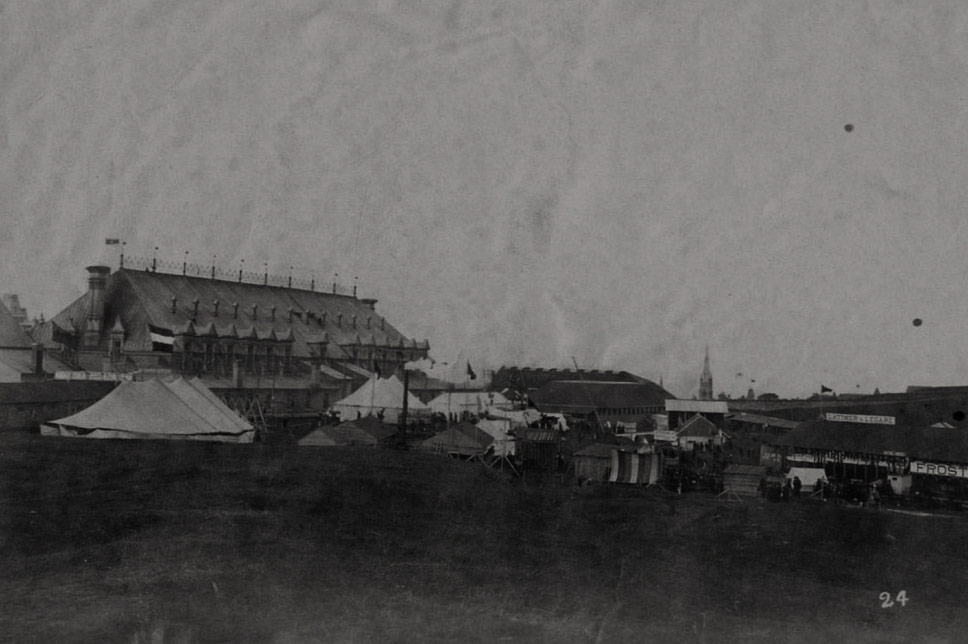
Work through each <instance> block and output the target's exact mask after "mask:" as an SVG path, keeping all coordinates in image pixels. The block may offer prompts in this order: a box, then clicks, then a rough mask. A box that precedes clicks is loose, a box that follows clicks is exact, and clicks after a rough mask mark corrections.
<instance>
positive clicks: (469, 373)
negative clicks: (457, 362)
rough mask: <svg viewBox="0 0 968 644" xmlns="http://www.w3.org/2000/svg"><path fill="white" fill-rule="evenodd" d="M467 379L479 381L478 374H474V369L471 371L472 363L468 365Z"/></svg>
mask: <svg viewBox="0 0 968 644" xmlns="http://www.w3.org/2000/svg"><path fill="white" fill-rule="evenodd" d="M467 377H468V378H470V379H471V380H475V379H477V374H476V373H474V370H473V369H471V363H470V362H468V363H467Z"/></svg>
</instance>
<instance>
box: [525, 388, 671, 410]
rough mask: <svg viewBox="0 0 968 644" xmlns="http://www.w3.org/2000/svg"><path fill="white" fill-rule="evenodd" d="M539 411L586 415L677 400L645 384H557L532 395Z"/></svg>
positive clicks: (661, 390) (652, 405)
mask: <svg viewBox="0 0 968 644" xmlns="http://www.w3.org/2000/svg"><path fill="white" fill-rule="evenodd" d="M530 397H531V401H532V402H533V403H534V405H535V407H537V408H538V410H539V411H543V412H556V411H557V412H563V413H573V414H587V413H590V412H592V411H594V410H595V409H596V408H597V409H622V408H636V407H663V406H664V405H665V401H666V399H667V398H673V397H674V396H673V395H672V394H670V393H669V392H668V391H666V390H665V389H663V388H662V387H660V386H659V385H657V384H655V383H654V382H651V381H648V380H646V381H645V382H614V381H613V382H608V381H605V382H601V381H599V382H586V381H580V380H555V381H552V382H549V383H547V384H545V385H544V386H543V387H541V388H540V389H538V390H537V391H533V392H531V394H530Z"/></svg>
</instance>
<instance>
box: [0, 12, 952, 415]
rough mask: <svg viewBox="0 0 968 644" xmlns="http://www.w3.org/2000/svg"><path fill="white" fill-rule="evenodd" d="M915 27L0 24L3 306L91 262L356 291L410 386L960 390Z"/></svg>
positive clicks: (730, 22) (509, 21) (658, 21)
mask: <svg viewBox="0 0 968 644" xmlns="http://www.w3.org/2000/svg"><path fill="white" fill-rule="evenodd" d="M911 4H915V3H911ZM916 5H917V6H905V5H902V4H898V3H887V2H883V3H882V2H868V3H864V2H838V3H821V2H809V3H808V2H720V1H711V0H710V1H708V2H684V1H681V0H676V1H675V2H598V3H592V2H588V1H587V0H582V1H576V2H563V1H561V0H549V1H545V2H536V1H530V2H473V3H470V2H468V3H464V2H453V3H450V4H449V5H446V4H445V3H442V2H426V3H418V2H412V1H408V2H399V3H397V2H391V1H380V2H359V1H353V2H348V1H347V2H318V1H317V2H311V1H304V2H273V3H266V2H238V1H235V2H216V1H213V0H212V1H206V2H172V1H170V0H166V1H164V2H162V1H158V2H149V1H147V0H129V1H127V2H82V1H78V2H70V3H67V2H63V1H60V0H58V1H46V2H44V1H40V0H19V1H12V2H6V3H2V4H0V217H2V227H0V266H2V270H3V275H4V282H3V284H2V289H3V292H18V293H20V294H21V299H22V301H23V303H24V304H25V305H26V306H27V307H28V309H29V310H30V312H31V313H32V314H33V313H37V312H39V311H43V312H44V313H46V314H47V315H48V316H49V315H51V314H52V313H55V312H56V311H58V310H59V309H60V308H62V307H63V306H65V305H66V304H67V303H68V302H69V301H70V300H71V299H73V298H74V297H76V296H77V295H79V294H80V293H81V292H83V290H84V289H85V288H86V284H85V278H84V270H83V269H84V267H85V266H86V265H88V264H90V263H93V262H95V261H97V260H98V258H100V257H101V256H102V255H103V253H104V251H105V248H104V238H105V237H121V238H123V239H124V240H125V241H126V242H127V250H128V253H129V254H130V255H139V254H140V255H150V254H151V252H152V251H151V249H152V248H153V247H154V246H158V247H159V257H164V258H166V259H171V260H174V261H179V262H180V261H181V259H182V258H183V256H184V252H185V251H189V253H190V257H191V259H192V261H202V262H205V263H208V262H210V261H211V255H212V254H213V253H214V254H216V255H217V260H216V261H217V263H218V264H219V265H220V266H223V267H225V268H227V269H237V268H238V266H239V260H240V259H241V258H243V257H244V258H245V260H246V265H247V266H248V267H250V268H256V269H259V268H261V266H262V264H263V262H265V261H267V262H269V265H270V270H272V271H275V272H279V273H287V272H288V270H289V266H290V265H294V266H295V267H296V269H295V270H296V273H297V275H305V276H308V275H309V272H310V270H315V271H316V274H317V276H325V277H326V279H329V276H331V275H332V274H333V273H335V272H339V273H340V275H341V276H343V278H348V279H347V281H351V277H350V276H358V277H359V285H360V290H361V294H363V295H366V296H372V297H377V298H379V300H380V303H379V304H378V305H377V306H378V310H380V311H381V312H383V313H384V314H386V315H387V316H388V317H389V318H390V319H391V320H392V321H393V322H394V323H395V324H397V325H398V326H399V327H400V328H401V329H402V330H403V331H404V332H405V333H408V334H410V335H412V336H415V337H417V338H428V339H429V340H430V342H431V346H432V347H433V350H432V355H434V356H435V357H437V358H438V359H441V360H447V359H449V358H452V357H453V356H454V355H456V354H457V352H458V351H460V350H463V352H464V354H465V355H466V356H467V357H468V358H469V359H470V360H471V361H472V364H473V363H475V362H476V363H477V364H480V365H481V366H482V367H483V366H491V367H494V366H497V365H500V364H504V363H516V364H533V365H542V366H567V365H570V364H571V356H574V357H575V358H576V359H577V360H578V362H579V364H580V365H581V366H583V367H588V368H594V367H597V368H616V369H628V370H631V371H633V372H636V373H639V374H641V375H644V376H646V377H649V378H653V379H655V380H658V379H659V377H660V376H661V377H663V379H664V381H665V384H666V386H667V387H668V388H669V389H671V390H672V391H673V392H674V393H676V394H678V395H680V396H691V395H693V394H695V393H696V392H697V390H698V377H699V371H700V368H701V366H702V357H703V351H704V347H705V345H706V344H707V343H708V345H709V347H710V353H711V357H712V366H713V374H714V377H715V390H716V391H717V392H719V391H726V392H730V393H733V394H739V393H745V391H746V389H747V387H748V386H749V385H750V380H751V379H755V380H756V384H755V387H756V389H757V392H760V391H774V392H777V393H780V394H782V395H809V394H810V393H811V392H814V391H816V390H817V389H818V387H819V384H820V383H821V382H822V383H823V384H825V385H827V386H830V387H833V388H835V389H837V390H838V391H842V392H854V391H871V390H873V389H874V387H879V388H880V389H881V390H882V391H887V390H898V389H901V388H903V387H904V386H906V385H908V384H939V385H941V384H966V383H968V361H966V359H965V357H966V352H968V342H966V339H968V324H966V322H968V297H966V296H965V276H966V275H968V253H966V252H965V250H964V249H965V241H966V233H965V231H964V226H963V225H962V221H963V220H964V219H965V217H966V212H965V210H966V208H968V206H966V204H968V172H966V170H968V127H966V117H968V104H966V95H968V5H966V4H965V3H961V2H944V3H943V2H920V3H916ZM848 124H850V125H852V131H849V132H848V131H847V130H848V128H846V126H847V125H848ZM111 256H113V253H112V255H111ZM115 261H116V260H115ZM915 318H921V319H923V324H922V325H921V326H915V325H914V324H913V323H912V321H913V320H914V319H915ZM475 367H476V365H475ZM740 374H741V375H740Z"/></svg>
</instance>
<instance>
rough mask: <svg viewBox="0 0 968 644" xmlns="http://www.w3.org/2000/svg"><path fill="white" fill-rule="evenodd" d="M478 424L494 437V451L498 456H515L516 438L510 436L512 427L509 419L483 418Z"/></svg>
mask: <svg viewBox="0 0 968 644" xmlns="http://www.w3.org/2000/svg"><path fill="white" fill-rule="evenodd" d="M477 426H478V427H479V428H481V429H482V430H483V431H485V432H487V433H488V434H489V435H490V436H491V437H492V438H493V439H494V453H495V454H496V455H497V456H514V451H515V450H514V445H515V441H514V438H513V437H511V436H508V431H509V429H510V427H511V425H510V422H509V421H508V420H494V419H481V420H479V421H477Z"/></svg>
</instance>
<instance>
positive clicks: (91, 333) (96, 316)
mask: <svg viewBox="0 0 968 644" xmlns="http://www.w3.org/2000/svg"><path fill="white" fill-rule="evenodd" d="M110 274H111V269H110V268H109V267H107V266H88V267H87V287H88V292H89V293H90V304H91V305H90V308H89V309H88V312H87V324H86V325H85V327H84V346H85V347H96V346H97V343H98V340H100V338H101V325H102V323H103V320H104V291H105V289H106V288H107V283H108V275H110Z"/></svg>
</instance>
